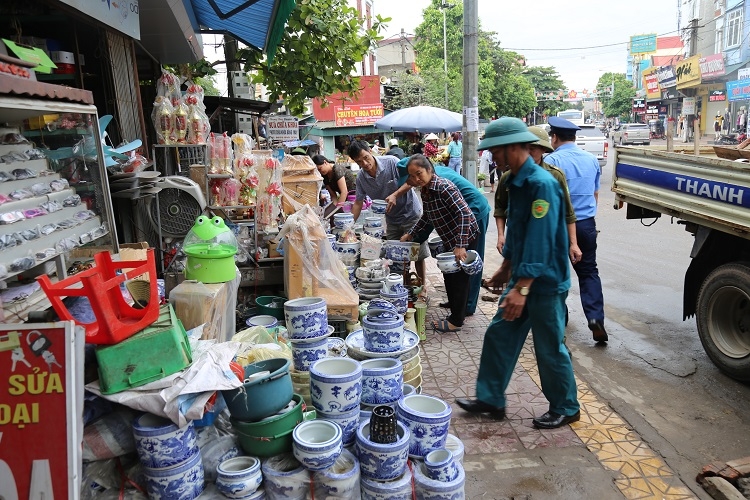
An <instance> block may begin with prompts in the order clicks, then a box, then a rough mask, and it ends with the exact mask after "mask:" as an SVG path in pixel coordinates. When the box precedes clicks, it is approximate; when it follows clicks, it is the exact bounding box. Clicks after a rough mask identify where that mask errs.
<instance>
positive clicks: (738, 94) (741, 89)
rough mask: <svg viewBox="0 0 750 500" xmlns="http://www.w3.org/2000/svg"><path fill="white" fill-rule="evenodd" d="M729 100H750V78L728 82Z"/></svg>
mask: <svg viewBox="0 0 750 500" xmlns="http://www.w3.org/2000/svg"><path fill="white" fill-rule="evenodd" d="M727 98H728V99H729V100H730V101H744V100H747V99H750V78H746V79H744V80H735V81H733V82H727Z"/></svg>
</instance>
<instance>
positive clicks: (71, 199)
mask: <svg viewBox="0 0 750 500" xmlns="http://www.w3.org/2000/svg"><path fill="white" fill-rule="evenodd" d="M80 204H81V197H80V196H78V195H77V194H74V195H71V196H68V197H67V198H65V199H64V200H63V207H77V206H78V205H80Z"/></svg>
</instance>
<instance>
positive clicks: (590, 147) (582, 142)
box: [576, 125, 609, 167]
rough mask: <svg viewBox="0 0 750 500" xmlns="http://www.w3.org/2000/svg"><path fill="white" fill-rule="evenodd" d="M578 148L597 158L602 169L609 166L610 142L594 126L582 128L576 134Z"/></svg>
mask: <svg viewBox="0 0 750 500" xmlns="http://www.w3.org/2000/svg"><path fill="white" fill-rule="evenodd" d="M576 146H578V147H579V148H581V149H583V150H584V151H588V152H589V153H591V154H592V155H594V156H596V159H597V160H598V161H599V166H600V167H603V166H604V165H606V164H607V152H608V150H609V141H607V139H606V138H605V137H604V133H603V132H602V131H601V130H599V128H598V127H595V126H594V125H583V126H581V130H579V131H577V132H576Z"/></svg>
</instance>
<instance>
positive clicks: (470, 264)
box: [461, 250, 484, 276]
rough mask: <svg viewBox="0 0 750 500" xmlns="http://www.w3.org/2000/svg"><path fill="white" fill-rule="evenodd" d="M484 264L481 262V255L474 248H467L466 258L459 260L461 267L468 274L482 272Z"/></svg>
mask: <svg viewBox="0 0 750 500" xmlns="http://www.w3.org/2000/svg"><path fill="white" fill-rule="evenodd" d="M483 266H484V264H483V263H482V257H480V256H479V253H478V252H477V251H476V250H468V251H467V252H466V259H464V260H463V262H461V269H462V270H463V272H465V273H466V274H468V275H469V276H473V275H474V274H478V273H481V272H482V268H483Z"/></svg>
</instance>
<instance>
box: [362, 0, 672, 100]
mask: <svg viewBox="0 0 750 500" xmlns="http://www.w3.org/2000/svg"><path fill="white" fill-rule="evenodd" d="M478 2H479V22H480V24H481V27H482V29H483V30H485V31H494V32H496V33H497V34H498V39H499V40H500V43H501V45H502V47H503V48H505V49H513V50H515V51H516V52H519V53H521V54H523V55H524V56H526V60H527V64H529V65H532V66H554V67H555V68H556V69H557V71H558V73H559V74H560V75H561V77H562V79H563V81H564V82H565V85H566V86H567V87H568V88H569V89H570V88H572V89H575V90H578V91H581V90H584V89H587V90H590V89H592V88H594V87H595V86H596V83H597V82H598V81H599V77H600V76H601V74H602V73H604V72H607V71H614V72H618V73H625V64H626V58H627V46H626V43H627V42H628V40H629V38H630V37H631V36H632V35H639V34H644V33H657V34H658V35H664V34H667V35H670V36H672V35H677V32H676V30H677V5H678V2H679V0H599V1H582V0H567V1H562V2H561V1H559V0H526V1H518V2H517V1H515V0H478ZM430 3H431V2H430V0H406V1H404V0H374V10H375V13H376V14H379V15H381V16H382V17H391V18H392V20H391V22H390V23H388V26H387V27H386V29H385V30H384V32H383V34H384V35H385V37H386V38H389V37H391V36H394V37H396V36H398V34H399V33H400V31H401V28H404V30H405V31H406V32H407V33H411V34H413V33H414V31H415V29H416V27H417V26H418V25H419V24H421V22H422V11H423V10H424V8H425V7H427V6H428V5H430ZM532 6H533V7H532ZM613 44H616V45H613ZM602 45H610V46H607V47H600V46H602ZM578 47H587V48H586V49H576V50H531V49H553V48H554V49H563V48H578ZM594 47H596V48H594ZM540 90H547V89H540Z"/></svg>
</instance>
